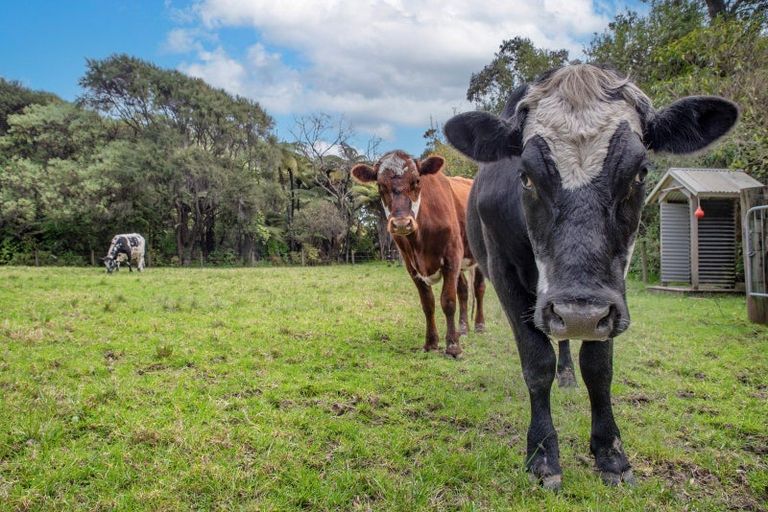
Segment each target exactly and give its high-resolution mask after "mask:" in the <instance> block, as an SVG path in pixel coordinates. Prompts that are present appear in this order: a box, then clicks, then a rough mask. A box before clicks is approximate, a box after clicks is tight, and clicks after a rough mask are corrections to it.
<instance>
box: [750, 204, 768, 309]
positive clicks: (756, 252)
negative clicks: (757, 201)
mask: <svg viewBox="0 0 768 512" xmlns="http://www.w3.org/2000/svg"><path fill="white" fill-rule="evenodd" d="M746 223H747V239H746V240H745V242H746V247H744V252H745V253H746V256H747V258H746V259H747V265H745V268H744V277H745V278H746V279H745V280H746V285H747V295H749V296H750V297H762V298H768V290H766V276H768V247H766V238H768V233H767V232H768V206H754V207H752V208H750V209H749V210H747V215H746Z"/></svg>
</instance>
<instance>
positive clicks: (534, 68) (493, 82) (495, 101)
mask: <svg viewBox="0 0 768 512" xmlns="http://www.w3.org/2000/svg"><path fill="white" fill-rule="evenodd" d="M567 62H568V50H564V49H563V50H546V49H542V48H537V47H536V46H534V44H533V43H532V42H531V40H530V39H528V38H524V37H514V38H512V39H508V40H505V41H503V42H502V43H501V46H500V47H499V51H498V52H496V54H495V55H494V57H493V60H491V62H490V64H488V65H486V66H485V67H484V68H483V69H482V70H481V71H479V72H478V73H473V74H472V77H471V78H470V80H469V89H468V90H467V99H468V100H469V101H472V102H474V103H476V104H477V105H478V106H479V107H480V108H482V109H484V110H490V111H493V112H501V111H502V110H503V109H504V104H505V102H506V101H507V96H508V95H509V92H510V91H513V90H514V89H516V88H517V87H518V86H520V85H522V84H525V83H527V82H530V81H531V80H533V79H534V78H536V77H537V76H538V75H540V74H541V73H543V72H545V71H547V70H549V69H551V68H554V67H558V66H562V65H563V64H565V63H567Z"/></svg>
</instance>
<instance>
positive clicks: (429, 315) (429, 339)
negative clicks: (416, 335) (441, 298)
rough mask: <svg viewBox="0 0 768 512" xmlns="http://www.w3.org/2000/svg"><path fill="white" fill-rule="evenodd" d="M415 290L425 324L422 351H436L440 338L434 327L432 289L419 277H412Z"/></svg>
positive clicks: (433, 296) (433, 297)
mask: <svg viewBox="0 0 768 512" xmlns="http://www.w3.org/2000/svg"><path fill="white" fill-rule="evenodd" d="M412 278H413V282H414V284H416V289H417V290H418V291H419V300H420V301H421V309H422V311H424V319H425V320H426V323H427V332H426V335H425V339H424V350H425V351H427V352H429V351H430V350H437V348H438V342H439V341H440V337H439V336H438V334H437V326H436V325H435V295H434V294H433V293H432V287H431V286H429V285H428V284H427V283H425V282H424V281H422V279H421V278H420V277H417V276H412Z"/></svg>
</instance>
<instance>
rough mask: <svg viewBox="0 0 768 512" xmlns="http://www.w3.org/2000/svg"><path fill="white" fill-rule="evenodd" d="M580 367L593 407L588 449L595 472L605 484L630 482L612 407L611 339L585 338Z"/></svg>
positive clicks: (631, 479)
mask: <svg viewBox="0 0 768 512" xmlns="http://www.w3.org/2000/svg"><path fill="white" fill-rule="evenodd" d="M579 366H580V367H581V376H582V378H583V379H584V384H586V386H587V391H588V392H589V401H590V403H591V406H592V434H591V436H590V440H589V448H590V451H591V452H592V455H594V456H595V463H596V466H597V471H598V472H599V473H600V476H601V478H602V479H603V482H605V483H606V484H609V485H617V484H619V483H621V482H625V483H628V484H633V483H634V481H635V479H634V476H633V475H632V469H631V467H630V465H629V461H628V460H627V455H626V454H625V453H624V448H623V446H622V444H621V434H620V433H619V427H617V426H616V421H614V419H613V409H612V408H611V380H612V378H613V340H608V341H584V342H583V343H582V344H581V350H580V352H579Z"/></svg>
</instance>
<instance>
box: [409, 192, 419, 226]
mask: <svg viewBox="0 0 768 512" xmlns="http://www.w3.org/2000/svg"><path fill="white" fill-rule="evenodd" d="M419 208H421V194H419V197H417V198H416V200H415V201H413V202H411V214H413V218H414V219H416V220H418V218H419Z"/></svg>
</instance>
